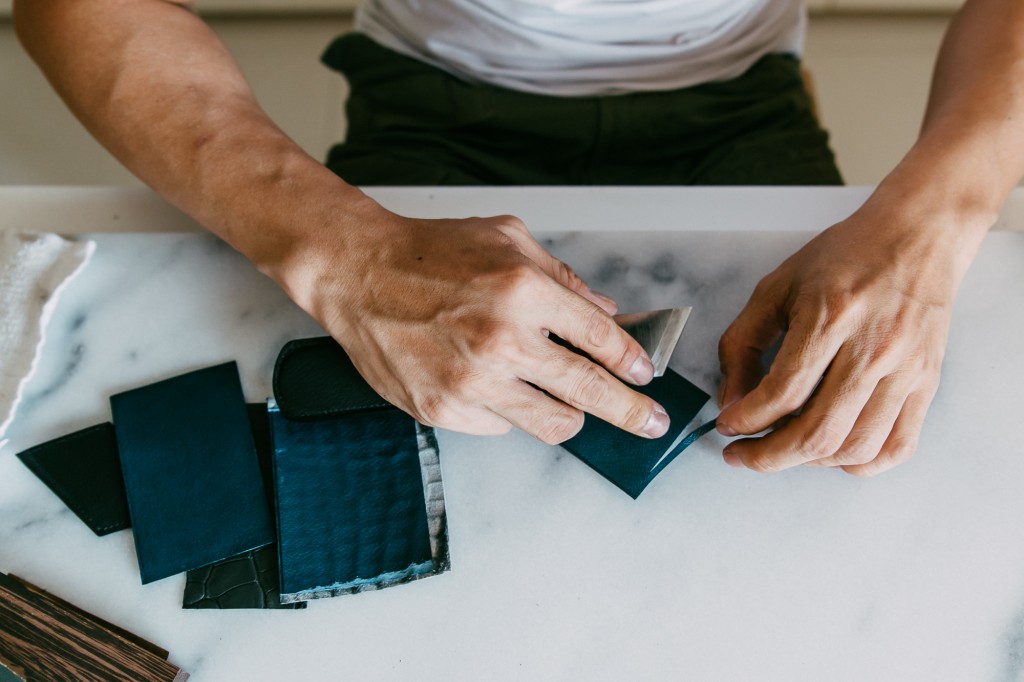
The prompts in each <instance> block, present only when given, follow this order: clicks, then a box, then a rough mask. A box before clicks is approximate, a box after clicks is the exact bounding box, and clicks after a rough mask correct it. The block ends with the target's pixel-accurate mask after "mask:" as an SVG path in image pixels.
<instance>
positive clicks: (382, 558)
mask: <svg viewBox="0 0 1024 682" xmlns="http://www.w3.org/2000/svg"><path fill="white" fill-rule="evenodd" d="M269 414H270V423H271V433H272V436H273V441H274V482H275V489H276V499H277V531H278V559H279V565H280V570H281V601H282V602H284V603H289V602H294V601H305V600H309V599H319V598H324V597H334V596H337V595H341V594H349V593H353V592H360V591H363V590H372V589H380V588H383V587H389V586H391V585H396V584H399V583H404V582H408V581H410V580H415V579H417V578H423V577H426V576H429V575H434V574H436V573H440V572H442V571H444V570H446V569H447V568H448V557H447V542H446V538H447V530H446V528H445V525H444V504H443V496H440V499H438V498H437V496H436V494H439V493H440V477H439V476H433V478H434V479H435V480H434V481H431V480H430V478H431V474H430V471H434V472H436V471H439V469H438V466H437V449H436V442H435V441H434V440H433V438H432V433H430V434H429V436H428V434H427V433H423V432H422V430H426V429H425V427H422V426H420V425H418V424H417V423H416V422H415V420H413V419H412V418H411V417H409V416H408V415H406V414H405V413H403V412H401V411H400V410H398V409H396V408H393V407H386V408H378V409H375V410H369V411H367V410H362V409H356V411H354V412H352V413H350V414H343V415H341V416H337V417H332V418H329V419H320V420H317V421H297V420H291V419H287V418H286V417H285V416H284V415H283V414H282V413H281V411H280V410H279V409H278V408H277V405H276V403H274V402H271V403H270V406H269ZM426 431H427V432H429V430H426ZM428 458H430V459H432V463H431V464H430V465H429V466H427V465H425V464H424V462H425V461H426V460H427V459H428ZM432 496H434V497H433V499H431V498H432ZM431 516H433V517H435V518H433V519H431V518H429V517H431ZM438 517H439V518H438ZM432 521H433V522H432ZM432 530H436V531H437V532H438V533H439V535H438V536H437V537H434V536H432V533H431V531H432ZM442 552H443V553H442Z"/></svg>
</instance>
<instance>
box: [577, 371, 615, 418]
mask: <svg viewBox="0 0 1024 682" xmlns="http://www.w3.org/2000/svg"><path fill="white" fill-rule="evenodd" d="M609 391H610V387H609V386H608V382H607V381H605V378H604V375H603V374H602V373H601V370H599V369H598V368H597V365H595V364H593V363H590V362H587V363H585V364H582V365H581V366H580V368H579V369H578V370H576V373H575V375H574V376H573V378H572V381H571V382H570V384H569V394H568V396H567V397H568V398H569V400H570V402H573V403H575V404H576V405H579V406H580V407H582V408H583V409H585V410H588V411H589V410H590V409H592V408H594V407H597V406H599V405H601V404H602V403H604V402H605V400H607V398H608V393H609Z"/></svg>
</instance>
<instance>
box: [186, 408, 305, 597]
mask: <svg viewBox="0 0 1024 682" xmlns="http://www.w3.org/2000/svg"><path fill="white" fill-rule="evenodd" d="M246 410H247V411H248V413H249V423H250V425H251V426H252V437H253V442H254V443H255V445H256V456H257V459H258V460H259V465H260V473H261V474H262V475H263V485H264V493H265V494H266V496H267V504H268V505H269V506H270V510H271V516H274V509H275V503H274V461H273V450H274V448H273V445H272V443H271V440H270V418H269V416H268V415H267V405H266V403H249V404H248V405H246ZM181 606H182V608H184V609H302V608H305V607H306V604H305V602H298V603H295V604H282V603H281V593H280V573H279V572H278V569H277V545H276V544H273V545H267V546H266V547H261V548H260V549H257V550H254V551H252V552H244V553H242V554H238V555H236V556H233V557H229V558H227V559H223V560H222V561H218V562H217V563H214V564H210V565H209V566H204V567H202V568H196V569H193V570H191V571H189V572H188V573H187V574H186V576H185V594H184V596H183V598H182V604H181Z"/></svg>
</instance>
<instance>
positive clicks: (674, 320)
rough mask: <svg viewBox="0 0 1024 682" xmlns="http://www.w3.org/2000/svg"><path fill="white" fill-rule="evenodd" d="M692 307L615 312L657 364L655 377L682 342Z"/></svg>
mask: <svg viewBox="0 0 1024 682" xmlns="http://www.w3.org/2000/svg"><path fill="white" fill-rule="evenodd" d="M691 310H693V308H692V307H687V308H667V309H665V310H651V311H648V312H643V313H625V314H623V315H616V316H615V321H616V322H618V324H619V326H620V327H622V328H623V329H624V330H626V333H627V334H629V335H630V336H632V337H633V338H634V339H636V340H637V342H638V343H639V344H640V345H641V346H642V347H643V349H644V350H645V351H647V355H648V356H649V357H650V358H651V363H652V364H653V365H654V376H656V377H660V376H662V375H663V374H665V370H666V369H668V361H669V358H671V357H672V352H673V351H674V350H675V349H676V344H677V343H679V337H680V336H681V335H682V333H683V327H685V326H686V321H687V320H688V319H690V311H691Z"/></svg>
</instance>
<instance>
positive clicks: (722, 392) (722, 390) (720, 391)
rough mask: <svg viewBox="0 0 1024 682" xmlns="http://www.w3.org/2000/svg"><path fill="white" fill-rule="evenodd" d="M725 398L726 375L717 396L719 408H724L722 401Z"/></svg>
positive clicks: (716, 400)
mask: <svg viewBox="0 0 1024 682" xmlns="http://www.w3.org/2000/svg"><path fill="white" fill-rule="evenodd" d="M724 399H725V377H722V384H721V385H720V386H719V387H718V395H717V396H716V397H715V402H716V403H718V409H719V410H721V409H722V401H723V400H724Z"/></svg>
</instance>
